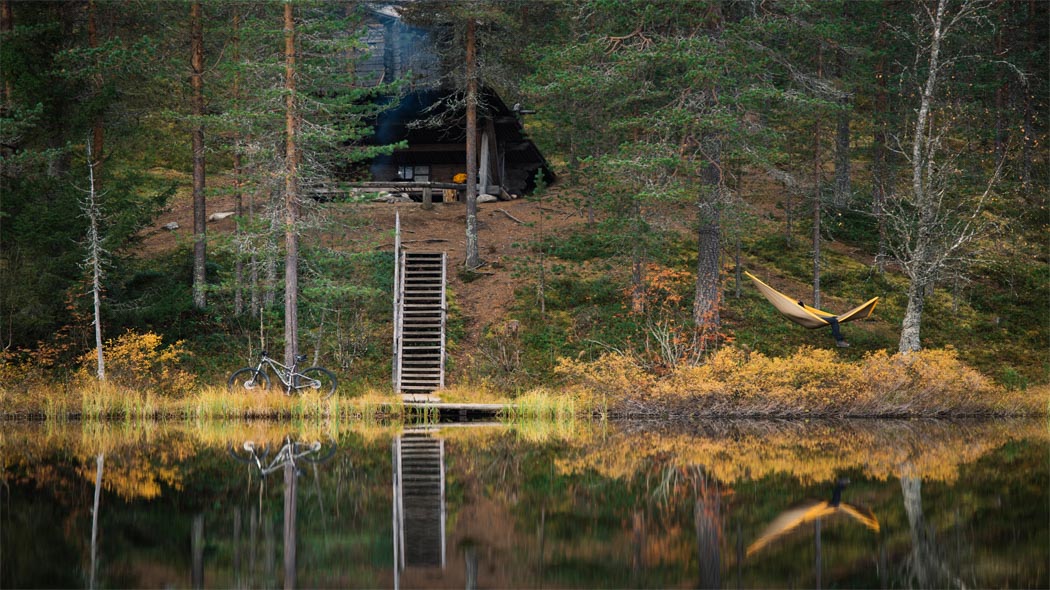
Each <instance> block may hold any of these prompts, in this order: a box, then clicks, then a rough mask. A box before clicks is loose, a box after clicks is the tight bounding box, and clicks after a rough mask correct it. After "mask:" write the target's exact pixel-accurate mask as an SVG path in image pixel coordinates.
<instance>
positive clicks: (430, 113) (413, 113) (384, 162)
mask: <svg viewBox="0 0 1050 590" xmlns="http://www.w3.org/2000/svg"><path fill="white" fill-rule="evenodd" d="M367 16H368V34H367V36H366V42H367V44H368V46H369V51H370V53H369V55H368V57H367V58H366V59H365V60H363V61H362V62H360V63H358V64H357V65H356V70H355V72H356V76H357V79H358V81H359V83H360V84H364V85H369V86H374V85H378V84H381V83H387V82H392V81H395V80H396V81H400V82H401V83H402V85H403V86H402V92H401V93H400V94H398V95H396V96H390V97H388V98H387V100H389V101H391V104H390V108H388V109H386V110H385V111H384V112H382V113H381V114H380V115H379V116H378V117H377V119H376V122H375V134H374V137H373V141H374V142H375V143H376V144H379V145H390V144H394V143H398V142H404V143H405V144H406V146H405V147H401V148H398V149H396V150H395V151H394V152H393V154H391V155H389V156H379V157H377V158H375V159H374V160H373V161H372V162H371V165H370V169H369V175H370V177H371V178H370V181H371V182H370V183H369V186H370V187H372V188H380V187H382V186H385V185H389V186H390V187H391V188H392V189H394V190H397V191H399V192H405V193H408V194H410V195H411V196H413V198H417V197H418V196H419V195H420V194H421V189H422V188H423V187H424V186H427V185H428V184H429V186H431V187H433V188H436V189H439V190H436V191H434V194H435V197H434V200H435V201H440V200H442V199H443V198H448V199H458V198H462V189H463V187H464V186H465V185H464V183H465V172H466V169H467V166H466V111H465V109H464V106H463V101H462V100H457V92H456V90H455V89H453V88H449V87H447V86H445V85H444V84H443V80H444V79H445V76H443V75H442V74H443V72H442V68H443V67H444V66H443V65H442V63H441V60H440V59H439V58H438V55H437V51H436V49H435V35H434V33H432V32H431V31H428V30H425V29H421V28H419V27H415V26H412V25H409V24H407V23H405V22H404V21H403V20H402V19H401V17H400V14H399V12H398V10H397V8H396V7H391V6H388V7H382V8H378V9H370V10H369V11H368V15H367ZM479 94H480V96H479V109H478V137H477V138H476V139H477V145H478V160H479V161H478V193H479V194H489V195H493V196H494V197H496V198H497V199H500V200H509V199H514V198H517V197H521V196H523V195H526V194H528V193H529V192H531V191H532V190H533V189H534V188H535V182H536V177H537V174H540V175H542V176H543V177H544V178H545V181H546V182H551V181H553V179H554V174H553V172H552V171H551V168H550V165H549V164H548V163H547V160H546V159H545V158H544V157H543V154H542V153H540V151H539V149H538V148H537V147H536V145H535V144H534V143H533V142H532V140H530V139H529V137H528V135H527V134H526V132H525V127H524V117H525V115H526V114H527V113H528V111H525V110H523V109H521V108H520V106H518V105H517V104H514V106H512V107H508V106H507V104H506V102H504V100H503V98H502V97H500V96H499V94H498V93H497V92H496V91H495V90H494V89H493V88H491V87H489V86H485V85H484V83H482V86H481V89H480V93H479ZM460 98H461V97H460ZM452 185H454V186H452ZM441 189H444V190H441ZM417 200H418V198H417Z"/></svg>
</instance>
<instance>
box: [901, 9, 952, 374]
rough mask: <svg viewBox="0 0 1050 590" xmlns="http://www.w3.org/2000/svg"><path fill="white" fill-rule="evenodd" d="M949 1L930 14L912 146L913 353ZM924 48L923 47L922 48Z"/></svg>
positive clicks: (908, 345)
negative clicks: (915, 219)
mask: <svg viewBox="0 0 1050 590" xmlns="http://www.w3.org/2000/svg"><path fill="white" fill-rule="evenodd" d="M946 2H947V0H938V2H937V6H936V8H935V11H934V12H933V13H931V14H930V19H931V22H930V25H931V30H930V44H929V49H928V50H929V58H928V62H927V65H928V68H929V73H928V74H927V77H926V83H925V84H924V85H923V89H922V97H921V99H920V101H919V113H918V115H917V117H916V120H915V136H914V138H913V139H912V145H911V167H912V178H911V192H912V199H913V201H914V204H915V209H916V211H917V213H918V216H919V219H918V227H917V228H916V234H915V235H916V237H915V245H914V248H913V251H912V256H911V260H910V261H909V264H908V265H907V268H906V270H907V273H908V278H909V279H910V280H911V284H910V285H909V287H908V305H907V309H906V310H905V312H904V321H903V322H902V324H901V337H900V343H899V346H898V350H899V351H900V352H902V353H907V352H912V351H916V350H919V349H920V348H922V342H921V340H920V339H919V332H920V329H921V327H922V309H923V305H924V304H925V301H924V299H925V296H926V286H927V284H928V283H929V281H930V277H931V274H932V272H933V271H934V270H935V269H933V268H930V266H931V265H930V263H929V258H930V257H929V253H930V248H931V246H932V243H931V238H932V233H933V224H934V220H935V217H936V210H935V207H936V202H935V201H934V199H933V197H932V195H931V194H930V189H931V188H932V187H930V181H931V180H932V177H933V165H934V164H933V161H932V155H933V154H932V149H931V145H930V138H929V136H928V135H929V133H930V116H931V115H930V109H931V106H932V103H933V97H934V92H935V91H936V89H937V74H938V68H939V67H940V52H941V38H942V37H943V34H944V30H943V22H944V11H945V3H946ZM920 50H921V49H920Z"/></svg>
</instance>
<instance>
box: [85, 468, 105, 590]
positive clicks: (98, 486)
mask: <svg viewBox="0 0 1050 590" xmlns="http://www.w3.org/2000/svg"><path fill="white" fill-rule="evenodd" d="M105 465H106V454H105V453H99V454H98V456H96V457H95V503H94V504H93V505H92V507H91V576H90V578H89V579H88V588H90V589H91V590H95V588H96V587H97V583H96V582H97V578H98V576H97V574H98V507H99V502H100V501H101V500H102V472H103V469H104V468H105Z"/></svg>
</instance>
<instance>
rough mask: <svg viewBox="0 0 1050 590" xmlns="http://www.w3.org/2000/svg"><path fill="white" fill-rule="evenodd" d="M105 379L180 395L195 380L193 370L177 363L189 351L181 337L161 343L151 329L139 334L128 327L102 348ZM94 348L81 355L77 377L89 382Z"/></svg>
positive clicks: (83, 381)
mask: <svg viewBox="0 0 1050 590" xmlns="http://www.w3.org/2000/svg"><path fill="white" fill-rule="evenodd" d="M102 352H103V357H104V359H105V365H106V379H107V380H108V381H110V382H112V383H114V384H117V385H120V386H123V387H129V388H132V389H136V390H140V391H154V392H157V393H162V394H165V395H173V396H182V395H186V394H188V393H190V392H191V391H192V390H193V388H194V386H195V385H196V383H195V378H194V376H193V374H191V373H189V372H187V371H185V370H183V369H182V368H181V367H180V366H179V365H180V364H181V362H182V360H183V359H184V358H185V357H186V356H188V355H189V354H190V353H189V352H188V351H186V350H185V349H184V348H183V343H182V341H181V340H180V341H178V342H175V343H174V344H169V345H168V346H163V345H162V342H161V337H160V336H159V335H157V334H154V333H153V332H146V333H144V334H138V333H136V332H132V331H130V330H129V331H128V332H125V333H124V334H122V335H120V336H118V337H117V338H116V339H113V340H109V341H107V342H106V344H105V346H104V347H103V349H102ZM97 354H98V352H97V350H96V349H92V350H91V351H90V352H87V353H85V354H84V355H82V356H81V357H80V369H79V370H78V371H77V381H78V382H80V383H81V384H88V383H91V382H93V381H94V379H95V370H96V362H97Z"/></svg>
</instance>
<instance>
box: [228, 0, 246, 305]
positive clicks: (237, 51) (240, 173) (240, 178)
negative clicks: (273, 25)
mask: <svg viewBox="0 0 1050 590" xmlns="http://www.w3.org/2000/svg"><path fill="white" fill-rule="evenodd" d="M231 42H232V44H233V63H235V64H240V63H241V13H240V9H239V8H238V7H237V6H236V5H235V6H234V8H233V39H232V40H231ZM240 103H241V74H240V71H239V70H238V71H237V72H236V73H235V74H234V76H233V105H234V109H239V108H240V106H241V104H240ZM241 151H242V145H241V133H240V131H234V133H233V198H234V202H235V204H236V205H235V206H236V209H235V210H236V211H237V230H236V234H235V237H234V239H235V240H236V242H237V254H236V259H235V261H234V263H233V313H234V315H238V316H239V315H242V314H243V313H244V243H243V240H242V238H243V236H242V235H241V234H242V231H241V226H242V224H243V221H242V220H243V217H244V192H243V189H244V170H243V169H242V168H241V165H242V162H241Z"/></svg>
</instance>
